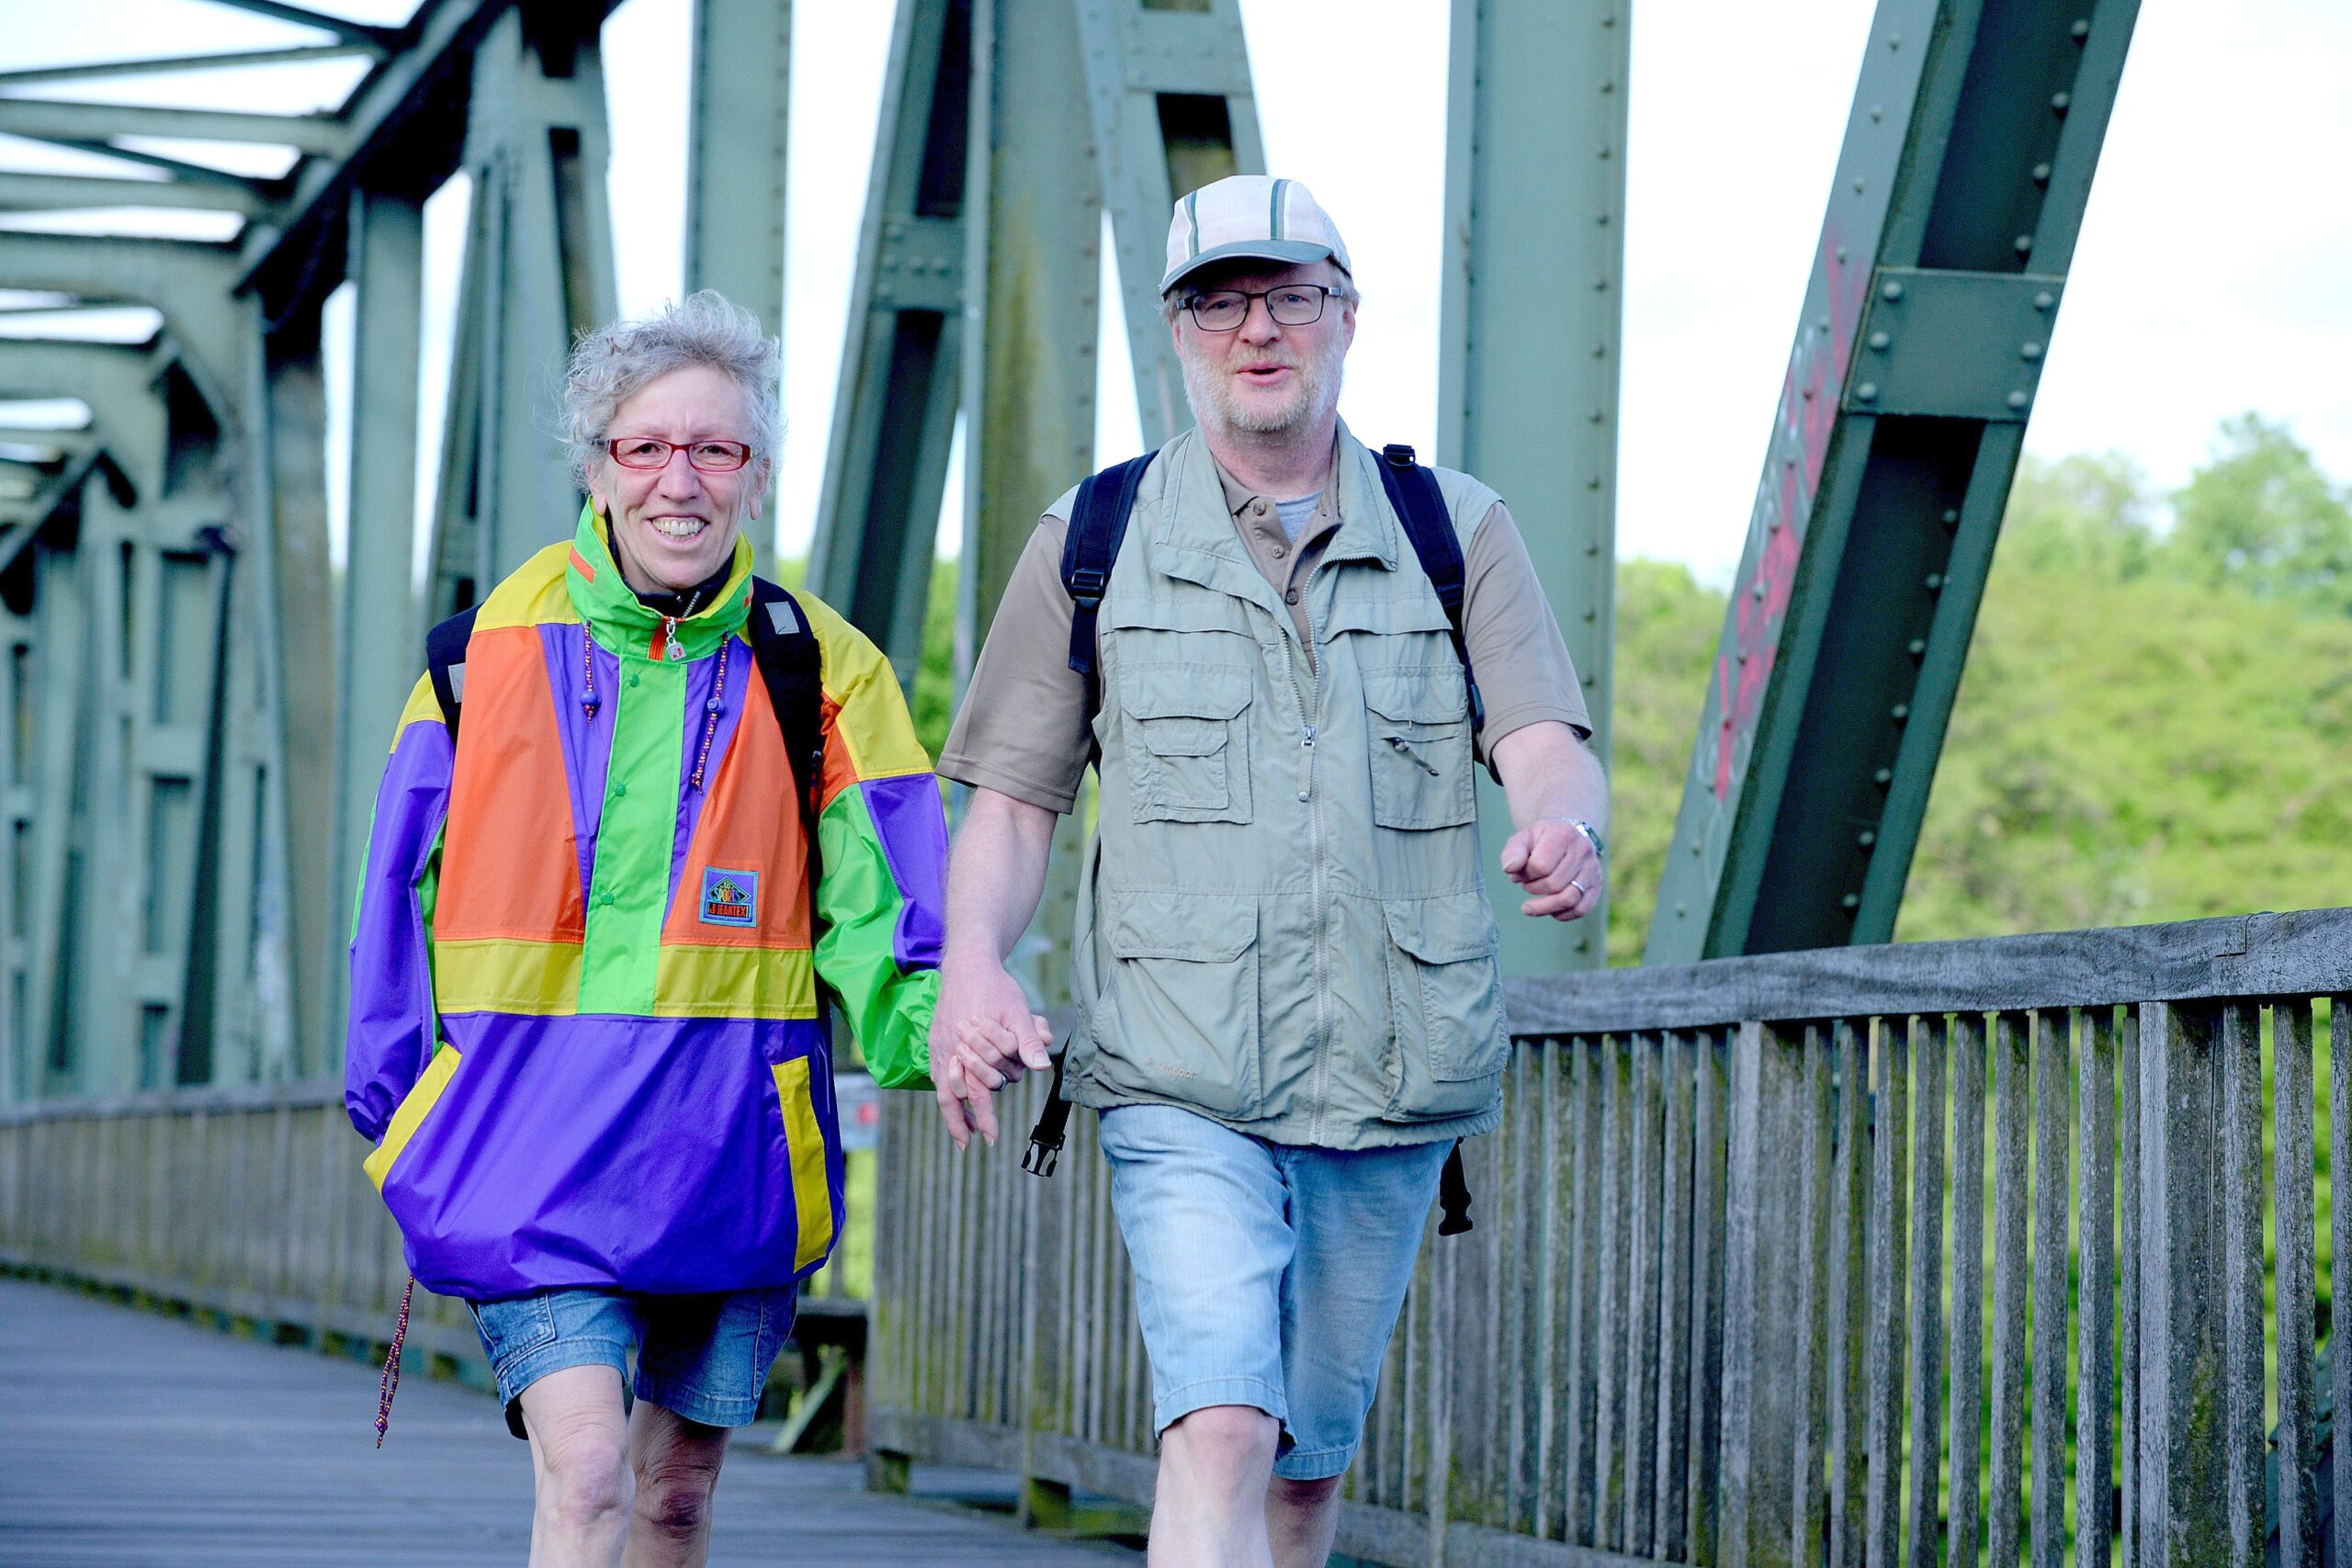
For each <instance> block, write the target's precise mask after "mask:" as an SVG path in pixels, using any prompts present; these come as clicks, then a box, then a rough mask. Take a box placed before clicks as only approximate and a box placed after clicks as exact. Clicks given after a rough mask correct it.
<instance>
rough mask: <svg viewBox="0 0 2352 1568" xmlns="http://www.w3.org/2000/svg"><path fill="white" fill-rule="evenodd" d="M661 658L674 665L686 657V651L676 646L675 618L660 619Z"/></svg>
mask: <svg viewBox="0 0 2352 1568" xmlns="http://www.w3.org/2000/svg"><path fill="white" fill-rule="evenodd" d="M685 656H686V650H685V649H683V648H681V647H679V646H678V617H677V616H675V615H664V616H662V658H664V659H666V660H670V661H671V662H672V663H673V664H674V663H676V662H677V661H678V660H681V659H684V657H685Z"/></svg>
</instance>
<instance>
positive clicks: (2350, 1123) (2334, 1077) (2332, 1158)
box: [2124, 992, 2352, 1568]
mask: <svg viewBox="0 0 2352 1568" xmlns="http://www.w3.org/2000/svg"><path fill="white" fill-rule="evenodd" d="M2327 1156H2328V1171H2329V1174H2330V1178H2331V1181H2332V1179H2333V1177H2334V1174H2335V1172H2337V1171H2346V1172H2352V995H2346V994H2345V993H2342V992H2339V993H2337V994H2336V995H2335V996H2333V997H2330V998H2328V1002H2327ZM2345 1197H2352V1193H2347V1194H2345V1195H2343V1196H2338V1197H2335V1201H2332V1202H2331V1203H2330V1204H2329V1205H2328V1223H2327V1231H2328V1242H2329V1251H2328V1263H2327V1271H2328V1289H2329V1291H2330V1292H2331V1294H2332V1297H2333V1299H2337V1300H2344V1301H2346V1302H2347V1303H2352V1292H2335V1281H2336V1280H2337V1279H2339V1278H2341V1277H2342V1276H2341V1275H2340V1274H2339V1273H2338V1270H2339V1269H2343V1267H2344V1265H2345V1263H2346V1261H2347V1260H2352V1202H2347V1201H2344V1200H2345ZM2328 1342H2329V1347H2330V1354H2329V1356H2328V1359H2327V1371H2328V1404H2329V1409H2330V1412H2331V1414H2332V1415H2333V1416H2334V1422H2335V1423H2343V1424H2347V1425H2352V1355H2346V1354H2343V1353H2341V1352H2338V1351H2336V1350H2335V1348H2334V1347H2335V1336H2334V1334H2333V1333H2331V1334H2330V1335H2329V1341H2328ZM2346 1501H2352V1499H2346ZM2329 1522H2330V1529H2329V1535H2330V1538H2331V1539H2330V1540H2329V1542H2328V1544H2329V1545H2331V1546H2332V1547H2334V1548H2335V1559H2334V1560H2335V1562H2337V1563H2339V1564H2341V1563H2352V1507H2343V1506H2338V1507H2336V1508H2335V1509H2334V1511H2333V1514H2332V1516H2331V1518H2330V1521H2329ZM2124 1568H2141V1565H2140V1564H2138V1563H2135V1562H2128V1561H2127V1562H2125V1564H2124Z"/></svg>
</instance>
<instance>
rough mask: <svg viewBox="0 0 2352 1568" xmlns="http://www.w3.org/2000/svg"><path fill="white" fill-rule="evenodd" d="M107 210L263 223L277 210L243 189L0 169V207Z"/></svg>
mask: <svg viewBox="0 0 2352 1568" xmlns="http://www.w3.org/2000/svg"><path fill="white" fill-rule="evenodd" d="M107 207H172V208H196V209H200V210H208V211H220V212H234V213H236V214H238V215H239V216H240V217H244V218H262V217H266V216H267V215H268V214H269V213H271V212H272V211H274V210H276V209H275V208H274V207H273V206H272V205H271V204H270V203H269V202H267V201H266V200H264V199H263V198H262V197H261V195H260V193H259V192H257V191H255V190H254V188H253V187H252V186H248V185H244V184H242V183H240V184H235V185H231V184H225V183H216V182H213V181H205V182H203V183H201V184H194V183H189V182H186V181H181V180H119V179H107V178H105V177H103V176H99V175H28V174H20V173H18V172H17V171H16V170H13V169H0V208H5V209H7V210H9V211H13V212H67V211H82V210H87V209H92V208H107Z"/></svg>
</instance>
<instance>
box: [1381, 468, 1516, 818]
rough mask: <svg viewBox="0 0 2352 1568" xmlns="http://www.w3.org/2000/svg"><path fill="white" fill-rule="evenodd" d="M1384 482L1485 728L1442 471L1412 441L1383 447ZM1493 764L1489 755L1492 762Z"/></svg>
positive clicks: (1474, 714) (1478, 724) (1473, 720)
mask: <svg viewBox="0 0 2352 1568" xmlns="http://www.w3.org/2000/svg"><path fill="white" fill-rule="evenodd" d="M1380 482H1381V484H1382V486H1383V487H1385V489H1386V490H1387V491H1388V504H1389V505H1390V506H1392V507H1394V508H1395V509H1396V512H1397V521H1398V522H1400V523H1402V524H1403V525H1405V536H1406V537H1407V538H1408V539H1410V540H1411V541H1412V542H1413V554H1414V555H1416V556H1418V557H1419V558H1420V562H1421V570H1423V571H1424V572H1426V573H1428V574H1429V580H1430V587H1432V588H1434V589H1436V590H1437V602H1438V603H1439V604H1442V605H1443V606H1444V607H1445V623H1446V627H1447V629H1448V630H1449V631H1451V632H1452V633H1453V651H1454V653H1455V654H1456V655H1458V656H1459V657H1460V659H1461V660H1462V682H1463V684H1464V686H1466V687H1467V688H1468V689H1469V694H1470V728H1472V729H1474V730H1483V729H1485V728H1487V705H1486V702H1485V701H1484V699H1482V698H1481V697H1480V696H1479V695H1478V674H1477V671H1475V670H1473V669H1471V667H1470V645H1469V643H1468V642H1466V641H1465V640H1464V638H1463V636H1462V583H1463V575H1464V568H1463V561H1462V541H1461V539H1460V538H1459V537H1458V536H1456V535H1455V534H1454V532H1453V513H1452V511H1450V510H1449V509H1448V508H1447V506H1446V504H1445V495H1444V492H1443V491H1440V490H1439V489H1438V488H1437V476H1436V475H1435V474H1433V473H1431V472H1430V471H1429V470H1428V469H1427V468H1422V467H1421V466H1420V465H1419V463H1416V462H1415V461H1414V460H1413V449H1412V448H1411V447H1410V446H1384V447H1382V448H1381V449H1380ZM1493 765H1494V763H1493V761H1492V759H1489V760H1488V761H1487V766H1488V767H1489V768H1492V767H1493ZM1498 782H1499V781H1498Z"/></svg>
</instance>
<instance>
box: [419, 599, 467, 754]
mask: <svg viewBox="0 0 2352 1568" xmlns="http://www.w3.org/2000/svg"><path fill="white" fill-rule="evenodd" d="M480 610H481V605H479V604H476V605H473V606H472V607H470V608H469V609H464V610H460V611H458V613H457V614H456V615H452V616H450V617H449V618H448V619H447V620H446V621H443V622H442V623H441V624H440V625H438V626H435V627H434V628H433V629H432V630H431V631H429V632H426V633H425V634H424V669H425V672H426V673H427V674H428V675H430V676H431V677H432V680H433V694H434V695H435V697H437V698H439V699H440V702H441V722H442V724H444V725H445V726H447V728H448V731H449V743H450V744H451V745H452V746H454V745H456V744H457V742H458V708H459V707H460V706H461V705H463V704H464V702H465V700H466V645H467V644H468V643H469V642H471V641H472V640H473V636H474V615H476V613H477V612H479V611H480Z"/></svg>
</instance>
